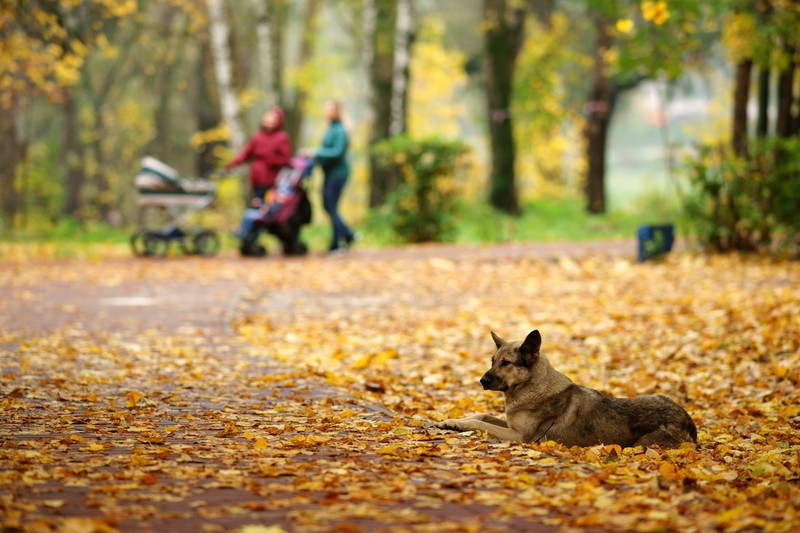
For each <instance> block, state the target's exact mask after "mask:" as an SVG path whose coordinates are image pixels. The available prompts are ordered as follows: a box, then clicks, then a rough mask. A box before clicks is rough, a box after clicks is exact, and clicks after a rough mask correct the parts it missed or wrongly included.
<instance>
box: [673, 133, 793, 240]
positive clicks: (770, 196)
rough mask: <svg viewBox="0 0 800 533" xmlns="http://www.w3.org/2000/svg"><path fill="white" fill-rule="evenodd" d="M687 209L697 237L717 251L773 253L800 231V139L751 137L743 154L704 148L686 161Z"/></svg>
mask: <svg viewBox="0 0 800 533" xmlns="http://www.w3.org/2000/svg"><path fill="white" fill-rule="evenodd" d="M688 177H689V185H690V191H689V194H688V195H687V197H686V201H685V209H686V212H687V215H688V216H689V218H690V220H691V224H692V228H693V230H694V233H695V235H696V237H697V239H698V240H699V241H700V243H702V244H703V245H705V246H708V247H710V248H712V249H715V250H719V251H726V250H771V249H775V248H777V249H782V248H785V247H787V246H790V245H792V244H793V243H794V244H796V242H795V240H796V237H797V235H798V232H800V139H797V138H793V139H779V138H768V139H764V140H756V139H753V140H751V142H750V147H749V150H748V153H747V154H746V155H744V156H739V155H737V154H735V153H734V152H733V151H732V150H730V149H729V148H728V147H727V146H722V145H705V146H702V147H701V148H700V150H699V152H698V154H697V156H696V157H695V158H693V159H692V160H691V161H690V162H689V163H688Z"/></svg>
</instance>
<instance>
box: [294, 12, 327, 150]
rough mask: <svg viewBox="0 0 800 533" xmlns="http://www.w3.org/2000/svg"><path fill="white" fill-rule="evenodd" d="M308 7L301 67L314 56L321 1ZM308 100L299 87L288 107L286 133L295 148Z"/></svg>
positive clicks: (304, 90) (301, 47)
mask: <svg viewBox="0 0 800 533" xmlns="http://www.w3.org/2000/svg"><path fill="white" fill-rule="evenodd" d="M307 6H308V7H307V11H306V16H305V19H304V20H305V25H304V26H303V37H302V39H303V40H302V42H301V44H300V65H299V66H300V67H302V66H303V65H305V64H306V63H308V62H309V61H311V58H312V56H313V54H314V40H315V39H314V36H315V35H316V30H317V18H318V17H317V15H318V14H319V7H320V2H319V0H309V1H308V4H307ZM307 100H308V91H307V90H306V89H305V88H304V87H298V88H297V90H296V91H295V95H294V102H292V105H291V106H287V107H286V132H287V133H288V134H289V138H290V139H291V140H292V143H293V146H297V145H298V144H299V142H300V135H301V134H302V127H303V118H304V116H305V106H306V101H307Z"/></svg>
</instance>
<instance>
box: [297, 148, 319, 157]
mask: <svg viewBox="0 0 800 533" xmlns="http://www.w3.org/2000/svg"><path fill="white" fill-rule="evenodd" d="M298 154H299V155H300V157H305V158H308V159H314V156H316V155H317V152H316V150H312V149H311V148H303V149H301V150H300V151H299V152H298Z"/></svg>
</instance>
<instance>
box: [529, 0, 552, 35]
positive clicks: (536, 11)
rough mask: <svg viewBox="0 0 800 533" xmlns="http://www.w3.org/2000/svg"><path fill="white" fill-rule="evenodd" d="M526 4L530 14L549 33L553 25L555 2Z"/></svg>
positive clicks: (550, 0) (535, 1) (532, 1)
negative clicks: (528, 6)
mask: <svg viewBox="0 0 800 533" xmlns="http://www.w3.org/2000/svg"><path fill="white" fill-rule="evenodd" d="M528 4H529V5H530V10H531V13H533V15H534V16H535V17H536V19H537V20H538V21H539V22H540V23H541V24H542V26H544V27H545V29H546V30H548V31H549V30H550V29H551V28H552V24H553V11H554V10H555V0H528Z"/></svg>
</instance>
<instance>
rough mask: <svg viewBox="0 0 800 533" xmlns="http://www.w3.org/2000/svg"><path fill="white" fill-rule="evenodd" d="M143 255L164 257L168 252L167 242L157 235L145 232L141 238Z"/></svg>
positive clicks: (164, 238)
mask: <svg viewBox="0 0 800 533" xmlns="http://www.w3.org/2000/svg"><path fill="white" fill-rule="evenodd" d="M142 241H143V243H144V255H146V256H150V257H164V256H166V255H167V252H168V251H169V240H168V239H167V238H166V237H164V236H163V235H159V234H158V233H152V232H149V231H148V232H145V234H144V236H143V237H142Z"/></svg>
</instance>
